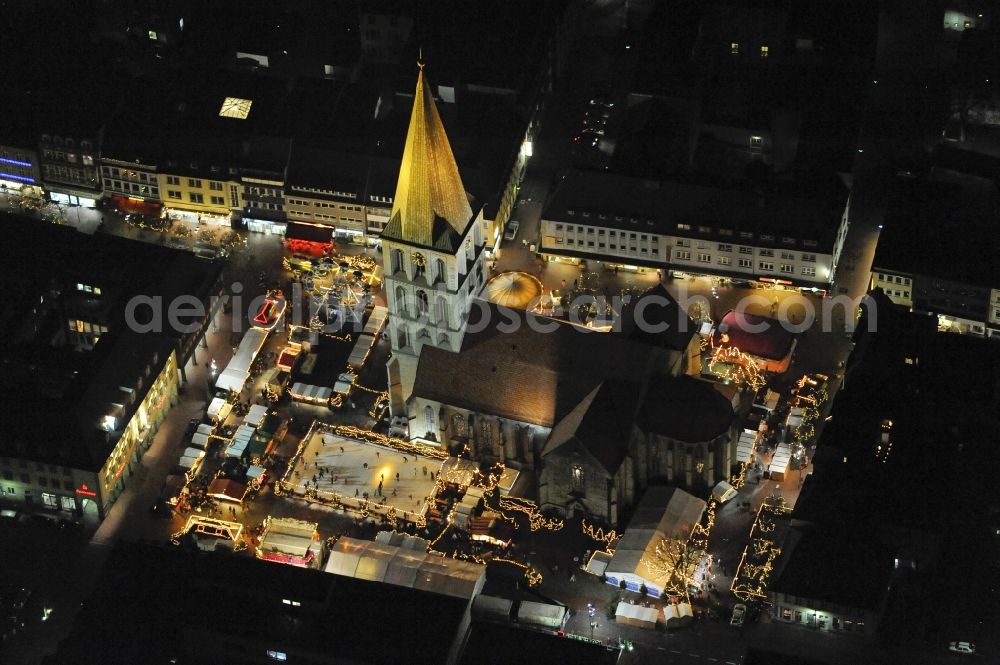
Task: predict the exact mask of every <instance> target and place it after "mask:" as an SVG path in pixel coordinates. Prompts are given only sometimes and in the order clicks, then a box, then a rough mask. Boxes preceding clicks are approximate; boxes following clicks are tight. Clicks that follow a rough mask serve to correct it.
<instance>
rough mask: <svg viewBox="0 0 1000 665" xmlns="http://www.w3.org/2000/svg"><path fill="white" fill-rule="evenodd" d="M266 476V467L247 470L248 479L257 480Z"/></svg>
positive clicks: (253, 467) (254, 467)
mask: <svg viewBox="0 0 1000 665" xmlns="http://www.w3.org/2000/svg"><path fill="white" fill-rule="evenodd" d="M263 475H264V467H261V466H251V467H250V468H249V469H247V479H248V480H256V479H257V478H260V477H261V476H263Z"/></svg>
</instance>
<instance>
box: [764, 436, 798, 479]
mask: <svg viewBox="0 0 1000 665" xmlns="http://www.w3.org/2000/svg"><path fill="white" fill-rule="evenodd" d="M791 461H792V448H791V446H790V445H789V444H787V443H779V444H778V447H777V449H775V451H774V456H773V457H771V466H769V467H768V469H767V470H768V471H769V472H770V473H785V472H786V471H788V465H789V464H790V463H791Z"/></svg>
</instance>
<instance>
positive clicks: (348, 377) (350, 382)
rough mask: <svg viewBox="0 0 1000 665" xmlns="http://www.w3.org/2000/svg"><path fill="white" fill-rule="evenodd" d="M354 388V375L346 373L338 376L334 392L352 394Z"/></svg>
mask: <svg viewBox="0 0 1000 665" xmlns="http://www.w3.org/2000/svg"><path fill="white" fill-rule="evenodd" d="M353 389H354V375H353V374H348V373H346V372H345V373H344V374H341V375H340V376H338V377H337V382H336V383H335V384H333V392H335V393H337V394H340V395H350V394H351V391H352V390H353Z"/></svg>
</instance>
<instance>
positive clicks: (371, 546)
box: [325, 536, 486, 600]
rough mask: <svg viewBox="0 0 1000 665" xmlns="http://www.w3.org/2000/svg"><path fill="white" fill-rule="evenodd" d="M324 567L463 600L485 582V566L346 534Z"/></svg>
mask: <svg viewBox="0 0 1000 665" xmlns="http://www.w3.org/2000/svg"><path fill="white" fill-rule="evenodd" d="M393 539H394V537H393V536H383V537H382V540H393ZM404 542H407V541H406V540H405V539H404V540H401V541H400V544H402V543H404ZM325 570H326V572H328V573H334V574H336V575H344V576H347V577H356V578H359V579H365V580H373V581H378V582H384V583H387V584H396V585H398V586H406V587H410V588H414V589H423V590H425V591H431V592H433V593H437V594H440V595H445V596H453V597H455V598H463V599H466V600H468V599H470V598H472V597H473V596H475V595H476V594H477V593H479V590H480V589H481V588H482V585H483V583H484V582H485V581H486V567H485V566H482V565H480V564H476V563H472V562H469V561H459V560H457V559H449V558H445V557H441V556H437V555H431V554H427V553H426V552H424V551H421V550H419V549H411V548H408V547H400V546H399V545H390V544H388V543H385V542H373V541H370V540H357V539H354V538H349V537H343V538H339V539H338V540H337V542H336V543H334V545H333V548H332V550H331V552H330V558H329V559H328V560H327V563H326V568H325Z"/></svg>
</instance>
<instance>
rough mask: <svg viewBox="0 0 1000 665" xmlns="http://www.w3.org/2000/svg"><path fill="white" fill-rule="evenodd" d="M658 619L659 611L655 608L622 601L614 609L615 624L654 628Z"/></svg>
mask: <svg viewBox="0 0 1000 665" xmlns="http://www.w3.org/2000/svg"><path fill="white" fill-rule="evenodd" d="M659 618H660V611H659V610H658V609H656V608H655V607H643V606H642V605H633V604H632V603H628V602H625V601H624V600H623V601H621V602H620V603H618V607H617V608H616V609H615V622H617V623H625V624H628V625H630V626H638V627H640V628H654V627H655V626H656V621H657V619H659Z"/></svg>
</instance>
